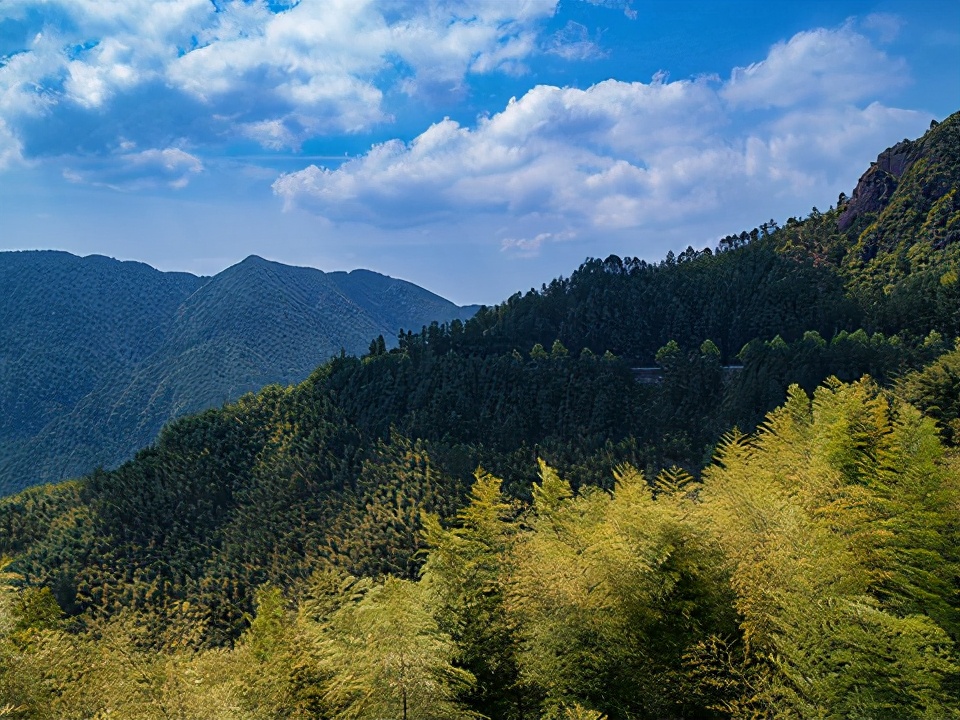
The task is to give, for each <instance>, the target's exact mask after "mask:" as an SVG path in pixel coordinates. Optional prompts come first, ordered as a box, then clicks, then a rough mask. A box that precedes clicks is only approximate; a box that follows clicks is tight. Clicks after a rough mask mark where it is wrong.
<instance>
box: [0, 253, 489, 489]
mask: <svg viewBox="0 0 960 720" xmlns="http://www.w3.org/2000/svg"><path fill="white" fill-rule="evenodd" d="M476 309H477V308H476V307H465V308H461V307H458V306H456V305H454V304H453V303H451V302H449V301H447V300H445V299H443V298H441V297H439V296H437V295H434V294H433V293H431V292H428V291H427V290H424V289H423V288H421V287H418V286H416V285H414V284H412V283H409V282H405V281H403V280H397V279H394V278H390V277H386V276H384V275H380V274H378V273H375V272H370V271H368V270H354V271H353V272H349V273H347V272H334V273H324V272H321V271H319V270H315V269H312V268H302V267H290V266H287V265H282V264H280V263H275V262H269V261H267V260H264V259H262V258H259V257H255V256H251V257H249V258H247V259H246V260H244V261H243V262H241V263H238V264H237V265H234V266H233V267H230V268H227V269H226V270H224V271H223V272H221V273H219V274H218V275H215V276H214V277H212V278H206V277H196V276H194V275H190V274H187V273H166V272H160V271H158V270H155V269H154V268H151V267H149V266H148V265H144V264H142V263H136V262H119V261H117V260H112V259H110V258H106V257H101V256H90V257H85V258H81V257H76V256H74V255H70V254H69V253H64V252H53V251H37V252H7V253H0V410H2V412H0V493H9V492H13V491H16V490H18V489H21V488H24V487H27V486H29V485H33V484H37V483H42V482H50V481H56V480H61V479H64V478H67V477H72V476H77V475H81V474H83V473H86V472H89V471H90V470H92V469H93V468H95V467H97V466H98V465H103V466H106V467H111V466H114V465H117V464H119V463H120V462H122V461H123V460H126V459H127V458H129V457H130V456H132V455H133V453H134V452H135V451H136V450H137V449H139V448H140V447H143V446H144V445H146V444H147V443H149V442H150V441H151V440H153V438H154V437H155V436H156V434H157V432H158V431H159V430H160V428H161V427H162V426H163V425H164V424H165V423H166V422H168V421H169V420H171V419H173V418H175V417H179V416H181V415H183V414H186V413H193V412H197V411H199V410H203V409H205V408H208V407H214V406H219V405H221V404H223V403H224V402H226V401H228V400H233V399H236V398H238V397H239V396H240V395H242V394H243V393H245V392H248V391H252V390H257V389H259V388H261V387H263V386H264V385H268V384H270V383H281V384H289V383H294V382H299V381H301V380H303V379H304V378H305V377H307V375H308V374H309V373H310V372H311V371H312V370H313V369H314V368H316V366H317V365H319V364H320V363H322V362H324V361H325V360H327V359H329V358H330V357H331V356H333V355H335V354H338V353H339V352H340V350H341V348H342V349H343V350H345V351H346V352H347V353H351V354H357V353H362V352H364V351H365V350H366V349H367V348H368V346H369V343H370V340H371V339H372V338H375V337H376V336H377V335H383V336H384V338H385V340H386V342H387V345H388V346H392V345H395V344H396V336H397V332H398V331H399V330H400V329H401V328H405V329H415V330H419V329H420V328H421V327H422V326H424V325H428V324H430V323H431V322H432V321H439V322H444V321H450V320H453V319H456V318H459V319H462V320H466V319H467V318H469V317H470V316H471V315H473V314H474V312H475V311H476Z"/></svg>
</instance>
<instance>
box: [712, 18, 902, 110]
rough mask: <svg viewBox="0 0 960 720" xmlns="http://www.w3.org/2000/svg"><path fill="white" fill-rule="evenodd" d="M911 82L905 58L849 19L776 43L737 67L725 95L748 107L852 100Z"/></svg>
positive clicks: (730, 101) (729, 100)
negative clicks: (887, 49) (884, 48)
mask: <svg viewBox="0 0 960 720" xmlns="http://www.w3.org/2000/svg"><path fill="white" fill-rule="evenodd" d="M906 81H907V74H906V64H905V63H904V61H903V60H900V59H895V58H891V57H889V56H888V55H887V54H886V53H884V52H883V51H882V50H880V49H879V48H877V47H875V46H874V45H873V44H872V43H871V42H870V40H869V39H868V38H867V37H865V36H864V35H862V34H860V33H859V32H857V31H856V30H855V29H854V27H853V25H852V24H850V23H848V24H846V25H844V26H843V27H841V28H838V29H824V28H820V29H817V30H811V31H808V32H801V33H797V34H796V35H794V36H793V37H792V38H790V40H788V41H786V42H781V43H777V44H776V45H774V46H773V48H771V50H770V52H769V54H768V55H767V57H766V58H765V59H764V60H762V61H760V62H758V63H754V64H752V65H749V66H747V67H741V68H736V69H734V71H733V73H732V75H731V76H730V80H729V81H728V82H727V83H726V85H725V87H724V88H723V97H724V99H725V100H727V102H729V103H730V104H731V105H734V106H738V107H741V108H746V109H749V108H770V107H778V108H786V107H793V106H796V105H801V104H804V103H810V102H815V103H819V104H823V105H827V104H836V103H851V102H857V101H859V100H863V99H864V98H869V97H874V96H876V94H877V93H879V92H881V91H884V90H887V89H889V88H890V87H896V86H899V85H902V84H903V83H905V82H906Z"/></svg>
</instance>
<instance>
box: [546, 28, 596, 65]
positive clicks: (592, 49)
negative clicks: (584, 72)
mask: <svg viewBox="0 0 960 720" xmlns="http://www.w3.org/2000/svg"><path fill="white" fill-rule="evenodd" d="M545 50H546V52H547V53H548V54H550V55H557V56H558V57H562V58H563V59H564V60H596V59H598V58H602V57H605V56H606V52H605V51H604V50H603V49H602V48H601V47H600V45H599V44H598V43H595V42H594V41H593V40H591V39H590V31H589V30H588V29H587V27H586V25H581V24H580V23H578V22H574V21H573V20H569V21H567V24H566V25H565V26H564V27H563V28H562V29H560V30H557V31H556V32H555V33H554V34H553V35H552V36H551V37H550V39H549V41H548V42H547V44H546V47H545Z"/></svg>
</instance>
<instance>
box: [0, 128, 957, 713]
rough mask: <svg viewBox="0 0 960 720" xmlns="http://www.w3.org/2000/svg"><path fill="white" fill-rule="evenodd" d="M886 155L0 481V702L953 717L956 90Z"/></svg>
mask: <svg viewBox="0 0 960 720" xmlns="http://www.w3.org/2000/svg"><path fill="white" fill-rule="evenodd" d="M897 148H900V150H897V149H896V148H895V149H894V151H888V153H887V154H886V155H888V156H895V157H898V158H900V157H901V155H902V156H903V157H902V158H901V159H900V160H896V162H893V161H892V160H889V157H888V159H887V160H884V159H883V158H884V156H881V160H880V161H879V162H878V164H877V166H875V168H873V169H871V171H869V172H868V173H867V174H866V175H865V176H864V179H863V180H861V183H860V186H858V190H857V191H855V192H854V193H853V196H852V198H851V199H850V200H846V199H845V198H841V203H840V206H839V207H838V208H831V209H828V210H825V211H822V212H821V211H819V210H814V211H813V212H811V214H810V215H809V216H808V217H806V218H802V219H796V218H791V219H788V220H787V221H786V222H785V223H784V224H783V227H779V226H778V225H777V223H773V222H766V223H764V224H763V225H762V226H761V227H758V228H757V229H756V230H753V231H745V232H743V233H741V234H739V235H729V236H727V237H725V238H723V239H722V240H721V241H720V243H719V244H718V246H717V247H716V248H710V249H705V250H701V251H695V250H693V249H689V250H687V251H686V252H684V253H681V254H680V255H679V256H676V257H674V256H672V255H671V256H668V257H667V258H666V259H665V260H664V261H663V262H660V263H655V264H651V263H645V262H643V261H639V260H636V259H632V258H626V259H624V258H619V257H614V256H611V257H609V258H607V259H606V260H595V259H591V260H587V261H586V262H585V263H584V264H583V265H582V266H581V267H580V268H579V269H578V270H576V271H575V272H574V273H573V274H572V275H571V277H570V278H566V279H557V280H556V281H554V282H552V283H551V284H549V285H547V286H545V287H543V288H542V289H541V290H540V291H531V292H530V293H527V294H525V295H520V294H518V295H516V296H514V297H512V298H510V299H509V300H507V301H506V302H505V303H503V304H502V305H499V306H496V307H493V308H482V309H481V310H480V312H479V313H478V314H477V315H476V316H475V317H474V318H472V319H470V320H468V321H466V322H463V321H461V320H453V321H451V322H449V323H433V324H430V325H428V326H426V327H424V328H423V329H422V330H421V331H419V332H416V331H413V332H404V333H402V334H401V335H400V337H399V342H398V347H396V348H394V349H388V348H387V347H386V344H385V343H378V342H372V343H370V342H369V338H368V340H367V342H368V343H369V347H368V351H367V352H366V353H365V354H364V355H363V356H362V357H352V356H348V355H343V356H338V357H335V358H333V359H332V360H330V361H329V362H326V363H325V364H323V365H321V366H320V367H319V368H317V369H316V370H315V371H314V372H313V373H312V374H311V375H310V377H309V378H307V379H306V380H305V381H304V382H302V383H299V384H297V385H293V386H289V387H282V386H280V385H271V386H268V387H266V388H264V389H263V390H261V391H260V392H258V393H256V394H248V395H245V396H243V397H242V398H241V399H239V400H238V401H237V402H233V403H229V404H227V405H225V406H223V407H222V408H220V409H214V410H208V411H206V412H204V413H201V414H198V415H193V416H189V417H184V418H182V419H180V420H177V421H176V422H174V423H172V424H170V425H168V426H167V427H166V428H165V429H164V430H163V431H162V433H161V434H160V436H159V438H158V440H157V441H156V442H155V443H154V444H153V445H152V446H150V447H148V448H147V449H144V450H142V451H141V452H139V453H138V454H137V456H136V458H135V459H134V460H133V461H131V462H129V463H126V464H124V465H122V466H121V467H119V468H117V469H116V470H112V471H97V472H94V473H92V474H90V475H89V476H87V477H85V478H83V479H81V480H78V481H74V482H69V483H63V484H59V485H49V486H43V487H37V488H31V489H29V490H27V491H24V492H22V493H20V494H18V495H15V496H12V497H9V498H6V499H4V500H2V501H0V554H5V555H7V556H9V557H11V558H12V562H11V564H9V565H7V566H6V572H7V575H6V577H5V584H4V585H3V595H2V597H0V703H2V702H6V703H8V708H7V709H8V714H10V715H11V716H14V717H25V718H34V717H65V718H68V717H78V718H80V717H96V716H106V715H107V714H112V715H114V716H119V717H138V718H141V717H142V718H151V717H158V718H159V717H189V718H201V717H202V718H213V717H224V718H226V717H240V718H244V717H249V718H268V717H302V718H371V719H372V718H384V717H405V718H444V719H446V718H457V717H463V718H469V717H473V718H476V717H490V718H509V719H511V720H513V719H517V720H520V719H521V718H528V719H529V718H545V719H546V718H565V719H567V720H576V719H577V718H579V719H584V718H587V719H589V720H598V719H599V718H601V717H608V718H609V720H634V719H637V718H650V719H651V720H652V719H654V718H657V719H660V718H707V719H710V718H743V719H746V718H758V717H762V718H810V717H825V718H826V717H831V718H832V717H836V718H885V717H897V718H951V717H953V718H956V717H960V715H958V710H957V708H958V707H960V680H958V678H960V653H958V649H957V648H958V646H957V642H958V640H960V637H958V635H960V597H958V595H957V587H960V554H958V548H960V535H958V533H960V464H958V455H957V437H958V432H960V428H958V426H957V422H958V420H957V418H958V413H960V400H958V398H960V373H958V362H960V360H958V358H960V345H958V344H957V340H958V335H960V326H958V319H960V316H958V308H960V298H958V295H957V293H958V280H957V276H958V271H960V262H958V260H960V258H958V255H957V253H958V250H957V248H958V247H960V242H958V240H960V238H958V237H957V236H956V234H955V233H954V230H955V229H956V228H957V227H958V223H960V209H957V208H955V207H954V206H953V205H950V203H952V202H953V200H952V199H951V198H952V197H953V196H954V194H955V192H956V188H957V187H958V175H957V169H958V167H960V155H958V152H957V150H958V148H960V115H954V116H952V117H951V118H948V119H947V120H945V121H944V122H942V123H940V124H939V125H937V126H935V127H932V128H931V130H930V131H929V132H928V133H927V134H926V135H925V136H924V137H923V138H922V139H920V140H917V141H915V142H908V143H907V144H906V145H903V144H901V145H898V146H897ZM904 148H906V149H904ZM891 153H892V155H891ZM904 158H905V159H904ZM876 168H880V169H879V170H878V169H876ZM880 172H883V173H887V174H888V175H889V177H886V176H883V177H881V178H880V179H879V180H878V179H877V178H878V173H880ZM881 182H882V184H883V187H884V188H885V190H884V192H883V193H880V194H878V195H876V197H874V199H873V200H870V201H869V202H868V201H867V200H864V198H867V197H873V196H872V195H869V193H868V190H867V188H868V187H872V185H871V183H873V184H876V183H881ZM945 198H946V199H945ZM866 248H870V249H869V250H868V251H867V250H865V249H866ZM252 302H256V303H261V302H264V299H263V298H259V299H255V300H254V301H252ZM188 305H189V304H188V303H182V304H181V307H188ZM242 315H243V312H242V311H240V312H238V317H239V316H242ZM652 363H655V364H656V365H657V366H659V367H660V368H661V375H662V381H661V382H657V383H651V384H641V383H637V382H636V381H635V380H634V377H633V374H632V372H631V368H632V367H633V366H636V365H637V364H643V365H647V364H652ZM725 365H742V368H740V369H737V370H734V371H730V370H726V371H725V370H724V369H723V368H724V366H725ZM864 375H869V376H870V377H868V378H863V376H864ZM478 468H481V469H480V470H478ZM2 707H3V705H2V704H0V708H2Z"/></svg>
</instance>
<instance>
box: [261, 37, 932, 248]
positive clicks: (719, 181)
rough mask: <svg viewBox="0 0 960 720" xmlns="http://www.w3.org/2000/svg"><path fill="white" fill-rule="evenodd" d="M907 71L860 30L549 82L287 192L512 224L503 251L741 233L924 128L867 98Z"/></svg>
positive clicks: (384, 210) (322, 208) (382, 210)
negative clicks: (727, 74) (636, 71)
mask: <svg viewBox="0 0 960 720" xmlns="http://www.w3.org/2000/svg"><path fill="white" fill-rule="evenodd" d="M857 55H859V57H860V58H861V60H860V61H855V57H854V56H857ZM801 60H803V62H802V63H801V62H800V61H801ZM839 60H844V62H837V61H839ZM790 62H795V63H799V65H798V66H797V67H798V68H799V69H798V72H797V73H796V75H797V77H796V78H791V77H790V76H789V73H788V72H787V67H788V65H789V63H790ZM903 75H904V70H903V68H902V65H901V64H900V63H899V62H897V61H894V60H890V59H888V58H886V56H884V55H883V54H882V53H881V52H880V51H878V50H876V49H875V48H874V47H873V46H872V45H871V44H870V42H869V41H868V40H867V39H866V38H865V37H863V36H861V35H857V34H856V33H855V32H854V31H853V30H852V29H851V28H850V26H844V27H842V28H840V29H838V30H832V31H828V30H823V31H813V32H808V33H800V34H798V35H797V36H795V37H794V38H792V39H790V40H789V41H788V42H785V43H780V44H778V45H776V46H774V47H773V48H772V49H771V51H770V53H769V55H768V57H767V58H766V59H764V60H763V61H762V62H759V63H756V64H755V65H752V66H750V69H747V70H737V71H735V72H734V73H733V76H732V77H731V79H730V80H729V81H727V82H725V83H724V82H721V81H720V80H719V79H717V78H708V77H703V78H699V79H696V80H681V81H675V82H668V81H667V79H666V76H665V75H663V74H658V76H657V77H656V78H655V79H654V80H653V81H651V82H649V83H626V82H619V81H616V80H608V81H605V82H602V83H599V84H597V85H594V86H592V87H590V88H588V89H586V90H579V89H575V88H558V87H553V86H537V87H535V88H533V89H531V90H530V91H529V92H527V93H526V94H525V95H524V96H523V97H521V98H519V99H515V100H511V101H510V102H509V103H508V104H507V106H506V107H504V108H503V110H502V111H501V112H499V113H497V114H495V115H493V116H489V117H487V116H481V117H480V118H478V120H477V122H476V124H475V125H473V126H463V125H461V124H459V123H457V122H455V121H453V120H450V119H445V120H443V121H441V122H437V123H435V124H433V125H431V126H430V127H429V128H427V129H426V130H425V131H424V132H423V133H422V134H421V135H419V136H418V137H416V138H414V139H413V140H412V141H410V142H407V143H405V142H402V141H400V140H391V141H389V142H385V143H382V144H380V145H376V146H374V147H373V148H371V150H370V151H369V152H368V153H367V154H365V155H363V156H361V157H357V158H354V159H352V160H350V161H348V162H346V163H344V164H343V165H341V166H339V167H338V168H337V169H328V168H323V167H318V166H316V165H312V166H310V167H308V168H306V169H304V170H301V171H299V172H293V173H288V174H285V175H282V176H281V177H280V178H278V179H277V181H276V182H275V183H274V191H275V193H276V194H277V195H278V196H279V197H281V198H283V200H284V202H285V204H286V206H287V207H293V206H298V207H303V208H307V209H309V210H312V211H313V212H315V213H317V214H319V215H321V216H323V217H324V218H326V219H328V220H331V221H334V222H340V223H345V222H362V223H367V224H369V225H371V226H374V227H378V228H398V227H405V226H414V225H417V224H421V223H430V222H444V223H452V222H460V221H462V220H463V218H474V219H475V221H476V225H477V226H478V227H481V226H482V227H489V226H490V224H491V222H493V219H494V218H501V219H502V222H503V223H504V224H505V225H506V230H505V231H504V232H503V234H502V235H501V236H500V237H501V238H504V239H501V240H500V246H501V249H502V250H503V251H505V252H510V253H514V254H519V255H525V256H530V255H534V254H536V253H538V252H539V251H540V250H541V249H542V248H543V247H544V246H545V244H546V243H548V242H553V241H555V240H556V239H558V237H560V236H561V234H566V235H564V236H565V237H569V236H576V237H586V236H589V235H591V234H594V235H595V234H597V233H610V232H621V231H625V230H632V231H635V232H649V233H656V234H667V233H672V232H674V231H675V229H676V228H679V227H685V228H690V227H706V226H707V225H708V224H709V223H710V222H711V220H710V219H711V218H713V219H714V220H713V222H714V223H716V222H721V223H722V222H730V223H731V224H732V225H730V226H727V227H725V228H719V229H718V230H717V231H716V232H727V231H733V230H735V229H737V228H738V227H740V226H739V223H754V224H755V223H756V222H759V221H760V220H762V219H764V218H760V219H758V218H752V217H750V216H748V215H746V213H748V212H750V213H752V212H753V210H752V209H751V208H754V207H756V204H757V201H758V199H759V198H763V199H764V204H765V206H769V210H766V209H765V210H764V212H777V211H778V210H779V211H780V212H782V213H783V214H784V216H786V214H794V213H797V212H806V211H808V210H809V208H810V207H811V206H812V205H814V204H818V203H819V204H820V205H825V204H828V203H829V201H830V199H832V198H835V197H836V194H835V193H837V192H839V191H840V190H844V191H846V192H848V193H849V191H850V189H852V185H853V183H854V182H855V181H856V175H857V174H858V173H859V172H860V171H862V169H863V168H864V167H866V166H867V164H868V163H869V161H870V160H872V159H873V158H874V157H875V156H876V154H877V153H878V152H879V150H881V149H883V148H884V147H886V146H887V145H889V144H891V143H892V142H896V141H897V140H899V139H900V138H901V137H904V136H916V135H917V134H919V133H920V132H922V131H923V129H925V127H926V124H927V123H928V122H929V118H928V117H925V116H923V115H922V114H921V113H917V112H912V111H907V110H899V109H896V108H890V107H886V106H884V105H883V104H881V103H879V102H872V103H870V104H868V105H866V106H865V107H863V106H859V105H857V104H855V102H854V101H855V100H857V99H860V98H862V97H864V96H865V94H867V93H869V92H870V89H871V88H872V89H874V90H876V89H877V88H879V87H881V86H885V85H889V84H891V83H894V84H895V83H896V82H898V81H899V80H902V78H903ZM853 81H855V82H856V83H857V85H858V88H857V89H856V90H855V91H854V90H849V89H846V88H845V87H843V86H844V84H845V83H847V82H853ZM768 86H770V87H779V88H781V90H782V91H783V97H782V101H780V102H778V103H777V104H774V105H773V107H775V108H776V110H775V111H774V112H772V113H765V114H763V115H757V114H755V113H752V112H750V110H752V109H753V108H755V107H760V106H763V104H764V103H763V102H762V101H761V98H763V97H765V94H764V93H763V92H762V91H763V89H764V88H766V87H768ZM814 88H821V90H822V91H821V92H814ZM827 100H829V102H827ZM768 217H769V215H768ZM484 218H486V219H484ZM733 223H737V224H733Z"/></svg>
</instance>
